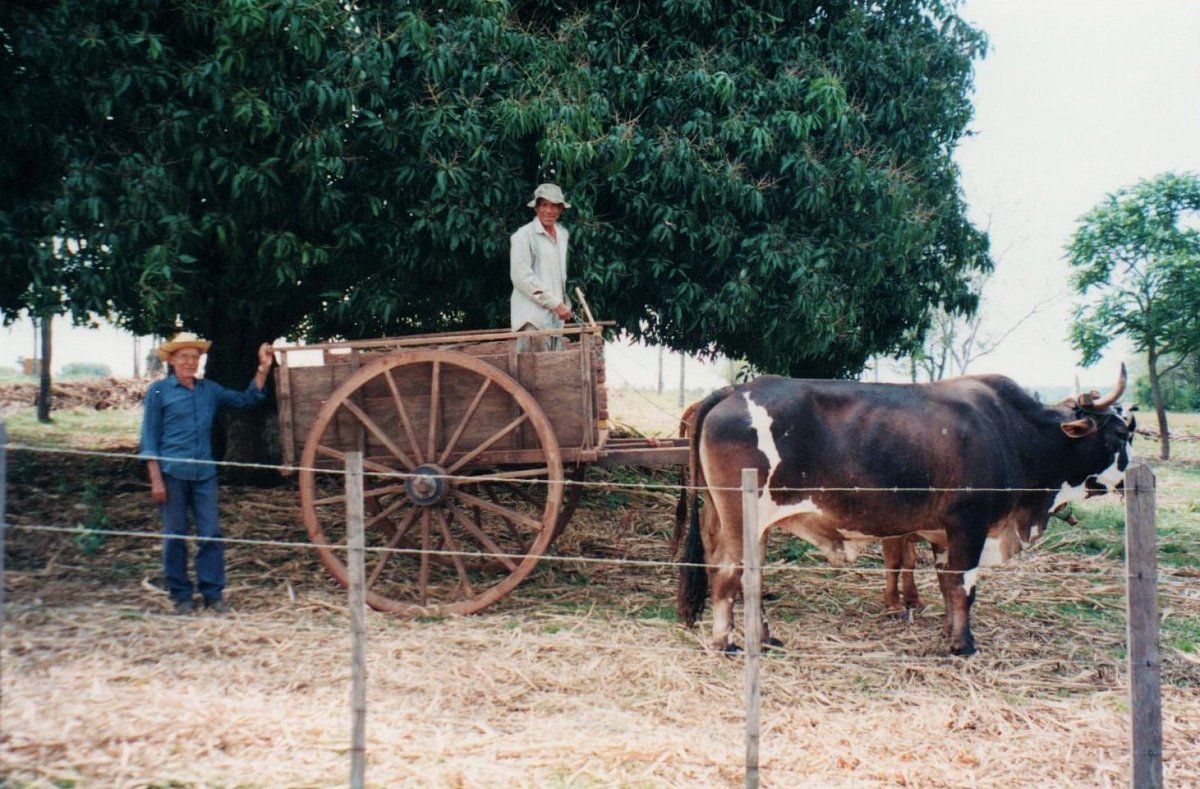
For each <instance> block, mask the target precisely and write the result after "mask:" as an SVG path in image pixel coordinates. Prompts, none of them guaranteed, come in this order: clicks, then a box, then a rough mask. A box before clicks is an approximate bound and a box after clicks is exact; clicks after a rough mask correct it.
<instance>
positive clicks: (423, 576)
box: [417, 509, 431, 605]
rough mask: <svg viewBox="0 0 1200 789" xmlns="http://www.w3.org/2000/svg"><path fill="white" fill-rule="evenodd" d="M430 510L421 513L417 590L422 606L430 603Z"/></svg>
mask: <svg viewBox="0 0 1200 789" xmlns="http://www.w3.org/2000/svg"><path fill="white" fill-rule="evenodd" d="M429 520H430V515H429V510H428V509H425V510H422V512H421V568H420V569H419V570H418V571H417V590H418V592H417V593H418V595H419V596H420V601H421V605H427V604H428V603H429V549H430V547H431V546H430V544H429V537H430V535H429Z"/></svg>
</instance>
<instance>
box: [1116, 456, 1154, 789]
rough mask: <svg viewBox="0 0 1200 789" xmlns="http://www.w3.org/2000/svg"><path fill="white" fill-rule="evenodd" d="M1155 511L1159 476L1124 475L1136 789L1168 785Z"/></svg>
mask: <svg viewBox="0 0 1200 789" xmlns="http://www.w3.org/2000/svg"><path fill="white" fill-rule="evenodd" d="M1154 507H1155V489H1154V472H1152V471H1151V470H1150V468H1149V467H1148V466H1145V465H1142V464H1140V463H1139V464H1138V465H1135V466H1130V467H1129V468H1128V469H1126V471H1125V574H1126V587H1127V590H1128V591H1127V593H1126V620H1127V633H1128V641H1129V706H1130V724H1131V726H1130V728H1131V730H1132V731H1131V732H1130V736H1131V740H1130V743H1131V745H1132V750H1133V770H1132V773H1131V776H1130V786H1132V787H1134V789H1158V788H1159V787H1161V786H1162V785H1163V764H1162V687H1161V676H1160V671H1161V667H1160V664H1159V651H1158V629H1159V627H1158V599H1157V593H1158V577H1157V574H1158V557H1157V553H1156V552H1157V540H1156V537H1157V535H1156V534H1155V530H1154V529H1155V525H1154Z"/></svg>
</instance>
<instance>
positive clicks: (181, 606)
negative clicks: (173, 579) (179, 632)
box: [175, 600, 196, 616]
mask: <svg viewBox="0 0 1200 789" xmlns="http://www.w3.org/2000/svg"><path fill="white" fill-rule="evenodd" d="M195 610H196V604H195V603H193V602H192V601H191V600H176V601H175V613H176V614H177V615H179V616H188V615H189V614H191V613H192V612H193V611H195Z"/></svg>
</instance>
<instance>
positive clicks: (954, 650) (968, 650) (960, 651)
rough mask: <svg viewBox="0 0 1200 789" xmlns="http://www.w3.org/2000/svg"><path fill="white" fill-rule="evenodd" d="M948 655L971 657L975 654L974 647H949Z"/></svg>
mask: <svg viewBox="0 0 1200 789" xmlns="http://www.w3.org/2000/svg"><path fill="white" fill-rule="evenodd" d="M950 654H951V655H954V656H955V657H971V655H974V654H975V645H974V644H961V645H958V646H952V647H950Z"/></svg>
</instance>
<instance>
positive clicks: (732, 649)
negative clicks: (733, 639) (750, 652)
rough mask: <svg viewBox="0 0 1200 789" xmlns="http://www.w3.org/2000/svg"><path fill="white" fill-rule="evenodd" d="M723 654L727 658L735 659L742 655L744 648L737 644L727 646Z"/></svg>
mask: <svg viewBox="0 0 1200 789" xmlns="http://www.w3.org/2000/svg"><path fill="white" fill-rule="evenodd" d="M721 652H722V654H724V655H725V657H733V656H734V655H740V654H741V653H742V648H741V647H739V646H738V645H737V644H726V645H725V647H724V648H723V649H722V650H721Z"/></svg>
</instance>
